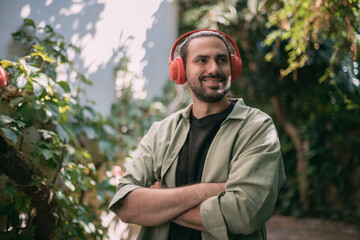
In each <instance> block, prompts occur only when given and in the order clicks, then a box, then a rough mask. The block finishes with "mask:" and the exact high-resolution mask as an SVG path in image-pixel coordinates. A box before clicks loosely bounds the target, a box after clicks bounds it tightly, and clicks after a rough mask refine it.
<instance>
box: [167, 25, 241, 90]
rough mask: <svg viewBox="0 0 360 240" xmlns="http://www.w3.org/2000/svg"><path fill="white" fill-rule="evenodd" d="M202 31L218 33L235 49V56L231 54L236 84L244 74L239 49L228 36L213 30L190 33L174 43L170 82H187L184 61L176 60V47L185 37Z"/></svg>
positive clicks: (232, 74) (179, 58)
mask: <svg viewBox="0 0 360 240" xmlns="http://www.w3.org/2000/svg"><path fill="white" fill-rule="evenodd" d="M201 31H211V32H217V33H220V34H222V35H224V36H225V37H226V39H227V40H229V42H230V43H231V45H232V47H233V48H234V51H235V55H234V54H231V60H230V61H231V81H232V82H234V81H235V80H236V79H237V78H238V77H240V76H241V73H242V61H241V57H240V52H239V48H238V46H237V45H236V43H235V41H234V40H233V39H232V38H231V37H230V36H229V35H227V34H225V33H223V32H220V31H217V30H212V29H200V30H194V31H191V32H188V33H185V34H183V35H182V36H181V37H179V38H178V39H177V40H176V42H175V43H174V46H173V47H172V49H171V54H170V62H169V74H170V80H171V81H174V82H176V84H184V83H185V82H186V74H185V67H184V60H183V59H182V58H181V57H176V58H175V59H174V51H175V49H176V46H177V45H178V43H179V42H180V41H181V40H182V39H183V38H185V37H187V36H189V35H191V34H193V33H196V32H201Z"/></svg>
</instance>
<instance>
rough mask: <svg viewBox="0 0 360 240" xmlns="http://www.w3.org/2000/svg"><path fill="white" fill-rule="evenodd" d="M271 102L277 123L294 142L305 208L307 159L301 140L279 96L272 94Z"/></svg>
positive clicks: (302, 200) (306, 206) (301, 196)
mask: <svg viewBox="0 0 360 240" xmlns="http://www.w3.org/2000/svg"><path fill="white" fill-rule="evenodd" d="M271 102H272V104H273V106H274V110H275V115H276V119H277V121H278V123H279V124H280V125H281V126H282V128H283V129H284V130H285V132H286V133H287V134H288V135H289V136H290V138H291V140H292V142H293V144H294V147H295V150H296V158H297V173H298V176H299V189H300V201H301V206H302V208H303V209H304V210H307V209H308V206H309V203H308V199H307V160H306V157H305V153H304V148H303V141H302V139H301V137H300V136H299V133H298V130H297V128H296V126H295V125H294V124H292V123H291V122H290V121H289V119H288V117H287V115H286V113H285V111H284V109H283V108H282V106H281V104H280V101H279V98H278V97H277V96H272V97H271Z"/></svg>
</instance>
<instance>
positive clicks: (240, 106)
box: [181, 98, 250, 120]
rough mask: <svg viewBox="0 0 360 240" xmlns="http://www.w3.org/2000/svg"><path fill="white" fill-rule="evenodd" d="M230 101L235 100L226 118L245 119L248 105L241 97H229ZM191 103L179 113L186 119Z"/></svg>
mask: <svg viewBox="0 0 360 240" xmlns="http://www.w3.org/2000/svg"><path fill="white" fill-rule="evenodd" d="M230 101H233V102H236V103H235V106H234V109H233V110H232V111H231V113H230V114H229V116H228V117H227V118H229V119H245V117H246V115H247V114H248V112H249V109H250V108H249V107H248V106H246V105H245V103H244V100H243V99H242V98H230ZM192 105H193V104H192V103H191V104H190V105H188V106H187V107H186V108H185V109H183V110H182V111H181V115H182V117H183V118H185V119H186V120H189V119H190V113H191V108H192Z"/></svg>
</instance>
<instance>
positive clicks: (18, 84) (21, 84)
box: [15, 73, 28, 88]
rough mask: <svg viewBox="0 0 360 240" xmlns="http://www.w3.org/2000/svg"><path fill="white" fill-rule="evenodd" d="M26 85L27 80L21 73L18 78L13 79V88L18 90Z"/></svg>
mask: <svg viewBox="0 0 360 240" xmlns="http://www.w3.org/2000/svg"><path fill="white" fill-rule="evenodd" d="M27 83H28V80H27V78H26V75H25V74H24V73H22V74H21V75H20V76H19V77H17V78H16V79H15V86H16V87H18V88H24V87H25V86H26V84H27Z"/></svg>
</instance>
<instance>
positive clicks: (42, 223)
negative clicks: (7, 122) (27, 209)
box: [0, 136, 56, 239]
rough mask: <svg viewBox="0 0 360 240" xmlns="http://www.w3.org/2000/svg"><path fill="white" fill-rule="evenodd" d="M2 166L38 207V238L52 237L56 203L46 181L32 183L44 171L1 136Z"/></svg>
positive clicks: (0, 154)
mask: <svg viewBox="0 0 360 240" xmlns="http://www.w3.org/2000/svg"><path fill="white" fill-rule="evenodd" d="M0 168H1V170H2V171H3V172H4V173H5V174H6V175H7V176H8V177H9V178H10V179H12V180H14V181H15V183H16V184H18V188H19V189H20V190H21V191H22V192H24V193H25V194H26V195H27V196H29V197H30V198H31V204H32V205H33V206H34V207H35V209H36V217H35V218H34V223H35V225H36V232H35V238H36V239H50V238H51V236H53V234H54V230H55V220H56V219H55V205H56V203H55V202H54V201H53V199H52V198H51V197H50V191H49V189H48V187H47V186H46V184H45V183H44V182H41V183H40V184H34V185H31V182H32V179H34V177H35V178H42V173H41V172H40V171H39V170H38V169H36V168H34V166H33V165H32V164H31V163H30V162H29V161H27V160H26V159H25V158H24V156H23V155H22V154H21V153H19V152H18V151H17V150H16V149H15V148H14V147H13V146H11V145H10V144H8V143H7V142H6V140H5V139H4V138H3V137H2V136H0Z"/></svg>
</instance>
